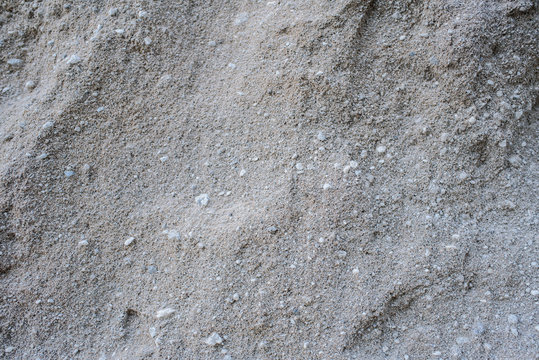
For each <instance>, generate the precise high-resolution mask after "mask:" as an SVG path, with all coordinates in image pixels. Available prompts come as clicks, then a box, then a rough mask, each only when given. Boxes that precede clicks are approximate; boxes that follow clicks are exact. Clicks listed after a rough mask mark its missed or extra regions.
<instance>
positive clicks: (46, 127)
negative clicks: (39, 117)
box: [41, 121, 54, 130]
mask: <svg viewBox="0 0 539 360" xmlns="http://www.w3.org/2000/svg"><path fill="white" fill-rule="evenodd" d="M53 126H54V121H47V122H46V123H45V124H43V126H42V127H41V128H42V129H43V130H49V129H50V128H52V127H53Z"/></svg>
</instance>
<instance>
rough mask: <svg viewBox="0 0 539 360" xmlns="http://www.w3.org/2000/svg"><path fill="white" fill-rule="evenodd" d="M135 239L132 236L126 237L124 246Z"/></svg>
mask: <svg viewBox="0 0 539 360" xmlns="http://www.w3.org/2000/svg"><path fill="white" fill-rule="evenodd" d="M134 241H135V238H134V237H132V236H131V237H128V238H127V240H125V241H124V246H125V247H127V246H129V245H131V244H132V243H133V242H134Z"/></svg>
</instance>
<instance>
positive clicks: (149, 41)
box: [144, 37, 152, 46]
mask: <svg viewBox="0 0 539 360" xmlns="http://www.w3.org/2000/svg"><path fill="white" fill-rule="evenodd" d="M144 44H145V45H146V46H149V45H151V44H152V39H151V38H149V37H145V38H144Z"/></svg>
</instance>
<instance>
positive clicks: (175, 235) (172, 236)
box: [166, 230, 181, 240]
mask: <svg viewBox="0 0 539 360" xmlns="http://www.w3.org/2000/svg"><path fill="white" fill-rule="evenodd" d="M166 234H167V237H168V239H169V240H180V237H181V236H180V233H179V232H178V231H176V230H168V231H167V232H166Z"/></svg>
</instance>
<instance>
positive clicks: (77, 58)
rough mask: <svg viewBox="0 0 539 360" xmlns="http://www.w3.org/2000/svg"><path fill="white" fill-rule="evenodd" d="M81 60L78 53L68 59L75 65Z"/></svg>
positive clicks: (69, 62) (68, 61) (70, 63)
mask: <svg viewBox="0 0 539 360" xmlns="http://www.w3.org/2000/svg"><path fill="white" fill-rule="evenodd" d="M80 62H81V58H80V57H79V56H78V55H77V54H73V55H71V57H70V58H69V59H68V60H67V63H68V64H69V65H75V64H78V63H80Z"/></svg>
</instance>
